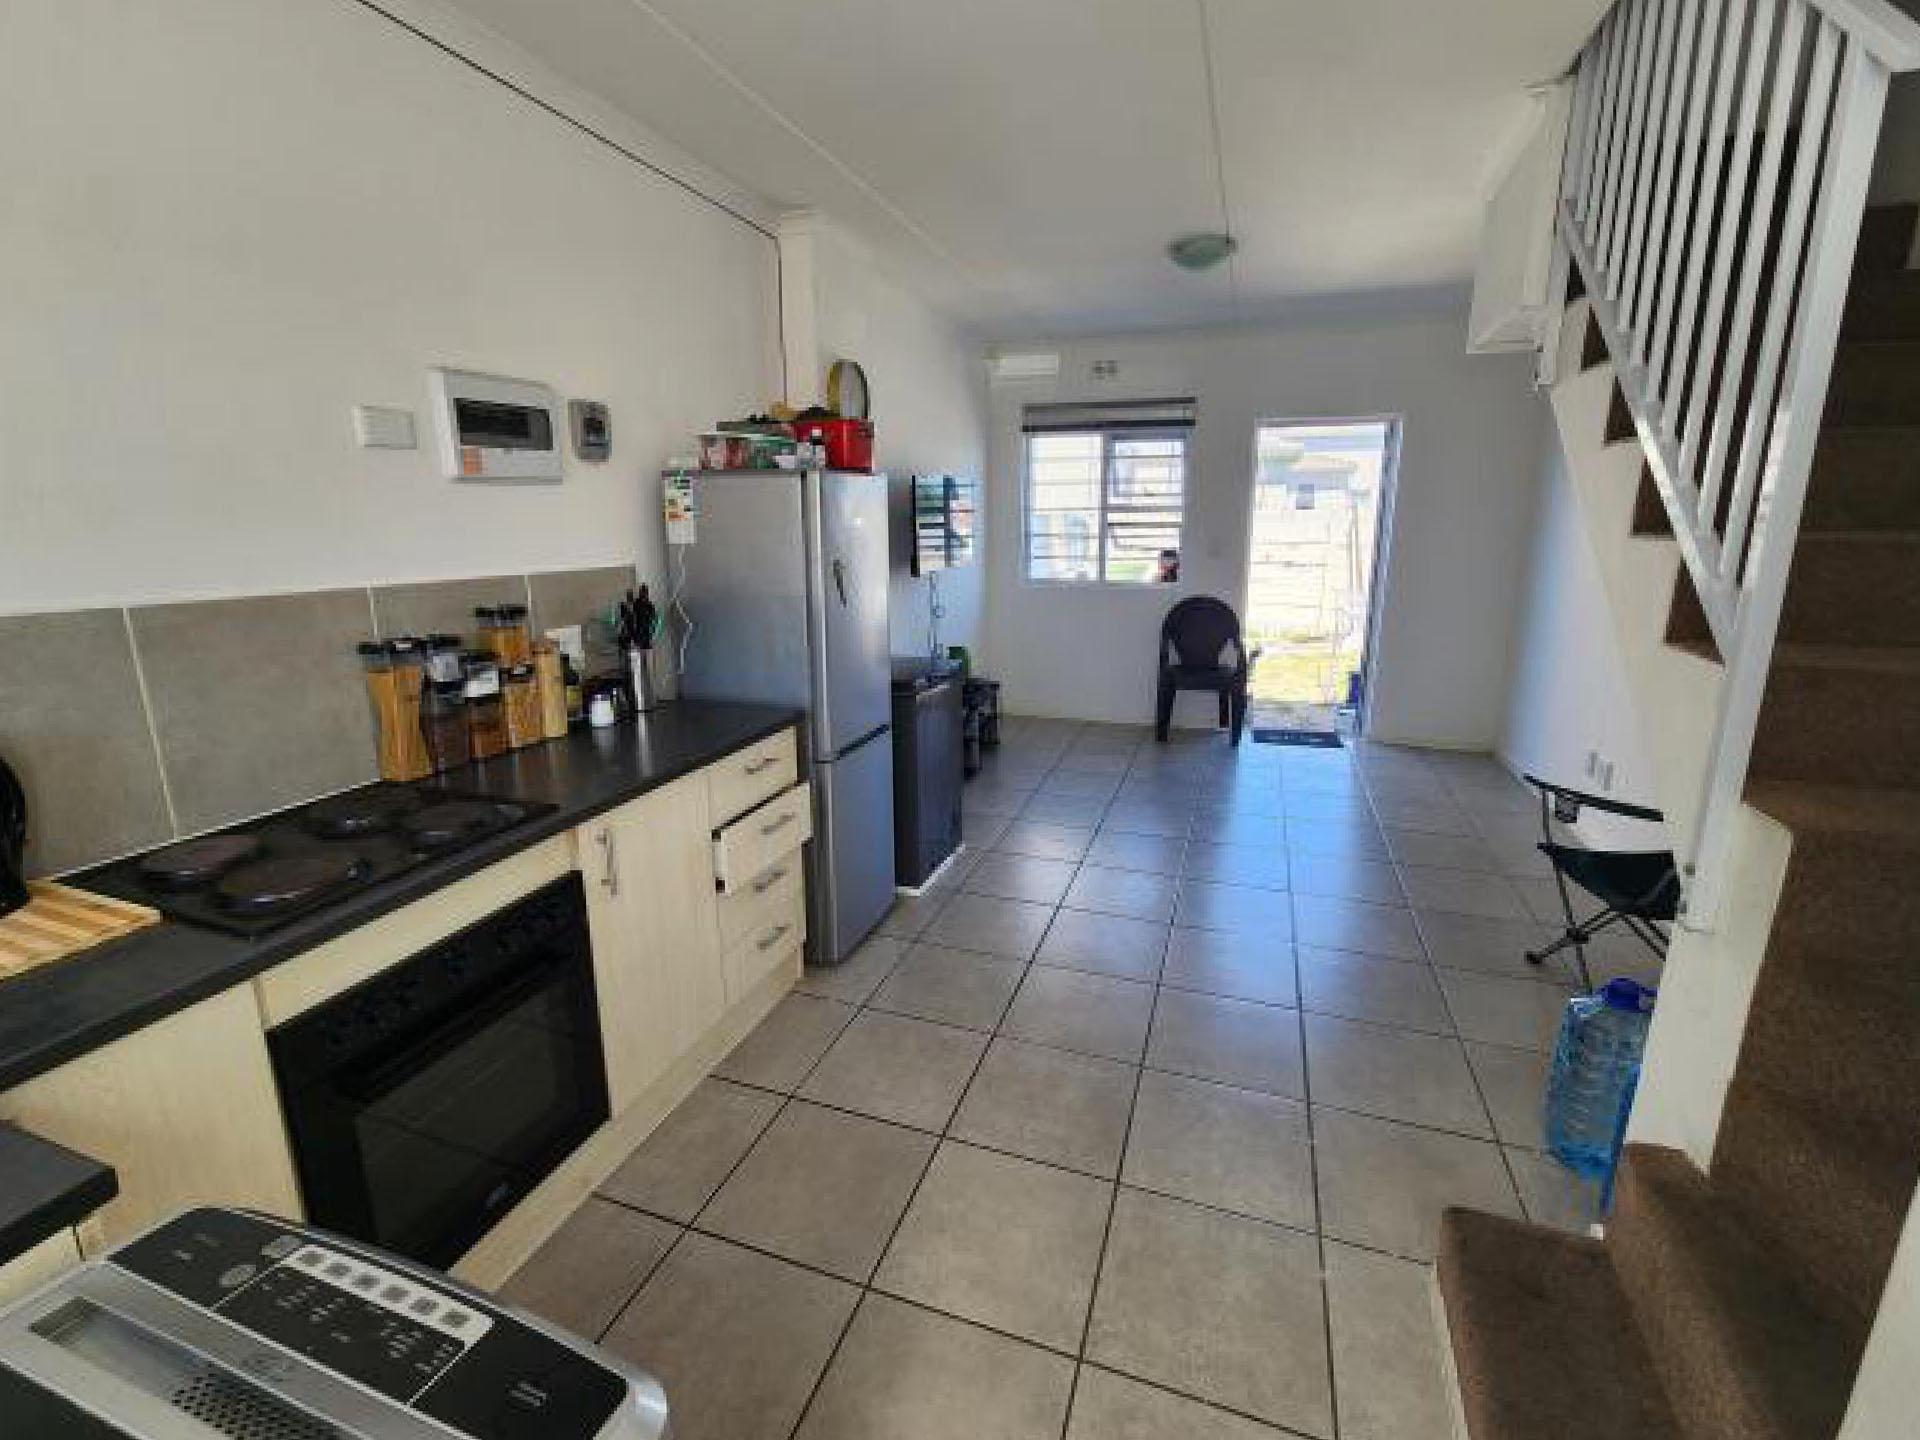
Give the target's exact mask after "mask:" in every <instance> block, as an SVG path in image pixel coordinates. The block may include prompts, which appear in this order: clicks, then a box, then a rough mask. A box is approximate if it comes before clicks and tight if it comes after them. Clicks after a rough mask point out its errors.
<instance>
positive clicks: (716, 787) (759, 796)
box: [707, 730, 800, 825]
mask: <svg viewBox="0 0 1920 1440" xmlns="http://www.w3.org/2000/svg"><path fill="white" fill-rule="evenodd" d="M799 766H800V762H799V757H798V755H797V754H796V753H795V746H794V739H793V731H792V730H782V731H781V732H780V733H779V734H778V735H770V736H768V737H767V738H766V739H765V740H762V741H761V742H760V743H759V744H758V745H750V746H748V747H747V748H746V749H745V750H742V751H741V752H740V753H739V754H737V755H729V756H728V757H727V758H726V759H724V760H722V761H721V762H720V763H719V764H717V765H709V766H708V767H707V809H708V811H709V812H710V813H711V814H712V816H713V823H714V824H716V825H724V824H726V823H727V822H728V821H729V820H731V819H733V818H734V817H735V816H737V815H744V814H745V813H746V812H747V811H749V810H751V809H753V807H754V806H756V805H758V804H760V803H761V802H763V801H766V800H770V799H772V798H773V797H774V796H775V795H778V794H779V793H780V792H781V791H782V790H784V789H786V788H787V787H788V786H789V785H791V784H793V782H794V781H795V780H798V779H799V778H800V768H799Z"/></svg>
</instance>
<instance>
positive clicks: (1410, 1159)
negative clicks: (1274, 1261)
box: [1313, 1105, 1521, 1260]
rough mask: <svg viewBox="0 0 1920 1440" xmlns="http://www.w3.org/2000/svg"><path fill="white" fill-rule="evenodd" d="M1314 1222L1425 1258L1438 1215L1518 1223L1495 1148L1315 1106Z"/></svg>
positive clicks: (1341, 1235) (1343, 1236) (1333, 1232)
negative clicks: (1447, 1212) (1466, 1214)
mask: <svg viewBox="0 0 1920 1440" xmlns="http://www.w3.org/2000/svg"><path fill="white" fill-rule="evenodd" d="M1313 1139H1314V1153H1315V1159H1316V1162H1317V1164H1318V1167H1319V1180H1320V1224H1321V1228H1322V1229H1323V1230H1325V1232H1326V1234H1327V1235H1328V1236H1329V1237H1331V1238H1333V1239H1338V1240H1350V1241H1352V1242H1353V1243H1354V1244H1356V1245H1365V1246H1370V1247H1371V1248H1373V1249H1376V1250H1386V1251H1389V1252H1390V1253H1392V1254H1395V1255H1404V1256H1408V1257H1410V1258H1412V1259H1415V1260H1431V1259H1432V1258H1433V1254H1434V1247H1435V1244H1436V1242H1437V1239H1438V1235H1439V1229H1440V1212H1441V1211H1442V1210H1444V1209H1446V1207H1447V1206H1449V1205H1467V1206H1471V1207H1473V1208H1474V1209H1478V1210H1490V1211H1492V1212H1493V1213H1494V1214H1496V1215H1508V1216H1512V1217H1513V1218H1515V1219H1519V1218H1521V1214H1520V1202H1519V1197H1518V1196H1516V1195H1515V1194H1514V1190H1513V1182H1512V1180H1511V1179H1509V1178H1508V1175H1507V1167H1506V1164H1505V1162H1504V1161H1503V1160H1502V1159H1501V1156H1500V1150H1499V1147H1498V1146H1496V1145H1494V1144H1492V1143H1491V1142H1489V1141H1485V1140H1470V1139H1468V1138H1467V1137H1466V1136H1464V1135H1447V1134H1443V1133H1441V1132H1440V1131H1437V1130H1422V1129H1420V1128H1418V1127H1416V1126H1412V1125H1402V1124H1399V1123H1398V1122H1396V1121H1392V1120H1376V1119H1374V1118H1372V1117H1371V1116H1367V1115H1353V1114H1349V1113H1347V1112H1345V1111H1341V1110H1328V1109H1325V1108H1323V1107H1321V1106H1317V1105H1316V1106H1315V1107H1314V1111H1313Z"/></svg>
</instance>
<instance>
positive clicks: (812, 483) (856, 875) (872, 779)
mask: <svg viewBox="0 0 1920 1440" xmlns="http://www.w3.org/2000/svg"><path fill="white" fill-rule="evenodd" d="M694 494H695V498H696V501H697V504H698V507H699V519H698V522H697V538H696V539H695V541H694V543H693V544H692V545H691V546H690V547H688V548H687V549H686V551H685V553H684V555H683V556H680V557H676V558H681V559H684V561H685V565H686V571H685V576H686V578H685V581H684V591H683V604H684V607H685V609H686V612H687V616H688V618H689V619H690V620H691V622H692V625H693V630H692V633H691V635H690V636H689V637H688V640H687V650H686V670H685V673H684V674H683V676H682V677H681V690H682V693H684V694H686V695H688V696H693V697H699V698H702V699H713V700H764V701H774V702H783V703H786V704H791V705H800V706H804V707H805V708H806V710H807V725H806V735H807V741H806V743H807V745H808V746H809V747H810V750H811V754H810V756H809V759H810V760H811V762H812V767H811V768H812V772H813V774H812V779H813V809H814V814H813V827H814V835H813V844H812V846H811V847H810V852H809V853H810V859H809V865H810V874H809V885H808V895H809V897H810V913H809V916H808V930H809V932H810V949H811V951H812V953H813V955H814V958H815V959H816V960H819V961H821V962H824V963H828V964H831V963H834V962H836V961H839V960H843V959H845V958H846V957H847V956H848V955H849V954H851V953H852V952H853V949H854V947H855V946H857V945H858V944H859V943H860V942H861V941H862V940H864V939H865V938H866V937H867V935H868V934H869V933H870V932H871V931H872V929H873V927H874V926H875V925H877V924H879V923H880V918H881V916H883V915H885V914H886V912H887V907H888V906H889V905H891V904H892V903H893V737H892V736H891V734H890V733H889V729H888V727H889V724H890V722H891V719H892V715H891V698H890V679H891V669H890V658H889V644H888V637H887V582H888V559H887V480H886V477H885V476H884V475H860V474H850V473H847V472H843V471H835V470H813V471H805V472H790V471H784V470H710V471H700V472H698V473H697V474H696V475H695V477H694Z"/></svg>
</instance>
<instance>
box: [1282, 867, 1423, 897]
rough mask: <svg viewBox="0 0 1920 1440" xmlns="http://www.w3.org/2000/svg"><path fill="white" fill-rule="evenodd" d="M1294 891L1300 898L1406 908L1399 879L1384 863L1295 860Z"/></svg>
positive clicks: (1293, 871) (1392, 869) (1391, 868)
mask: <svg viewBox="0 0 1920 1440" xmlns="http://www.w3.org/2000/svg"><path fill="white" fill-rule="evenodd" d="M1292 874H1293V887H1292V888H1293V889H1294V890H1295V892H1297V893H1298V894H1301V895H1325V896H1328V897H1330V898H1332V899H1335V900H1364V901H1366V902H1368V903H1369V904H1373V905H1405V904H1406V903H1407V899H1406V895H1405V894H1404V893H1403V892H1402V891H1401V889H1400V880H1399V876H1398V875H1397V874H1396V873H1395V871H1394V868H1393V866H1391V865H1389V864H1388V863H1387V862H1386V861H1384V860H1364V859H1361V858H1360V857H1359V856H1357V855H1353V854H1345V855H1306V854H1302V855H1299V856H1296V857H1295V859H1294V862H1293V870H1292Z"/></svg>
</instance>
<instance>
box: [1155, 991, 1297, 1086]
mask: <svg viewBox="0 0 1920 1440" xmlns="http://www.w3.org/2000/svg"><path fill="white" fill-rule="evenodd" d="M1147 1064H1148V1065H1149V1066H1151V1067H1152V1068H1154V1069H1156V1070H1170V1071H1173V1072H1174V1073H1175V1074H1180V1075H1193V1076H1197V1077H1199V1078H1200V1079H1203V1080H1218V1081H1219V1082H1221V1083H1222V1084H1224V1085H1238V1086H1241V1087H1242V1088H1244V1089H1248V1090H1265V1091H1268V1092H1270V1093H1272V1094H1276V1095H1290V1096H1294V1097H1296V1098H1298V1097H1302V1096H1304V1095H1305V1094H1306V1085H1305V1071H1304V1067H1303V1065H1302V1063H1301V1050H1300V1015H1299V1012H1298V1011H1295V1010H1283V1009H1280V1008H1279V1007H1277V1006H1273V1005H1259V1004H1256V1003H1254V1002H1252V1001H1249V1000H1234V999H1229V998H1227V997H1226V996H1222V995H1202V994H1199V993H1198V992H1195V991H1187V990H1163V991H1162V992H1161V994H1160V1003H1159V1005H1158V1006H1157V1007H1156V1009H1155V1011H1154V1017H1153V1034H1152V1038H1151V1039H1150V1040H1149V1041H1148V1044H1147Z"/></svg>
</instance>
